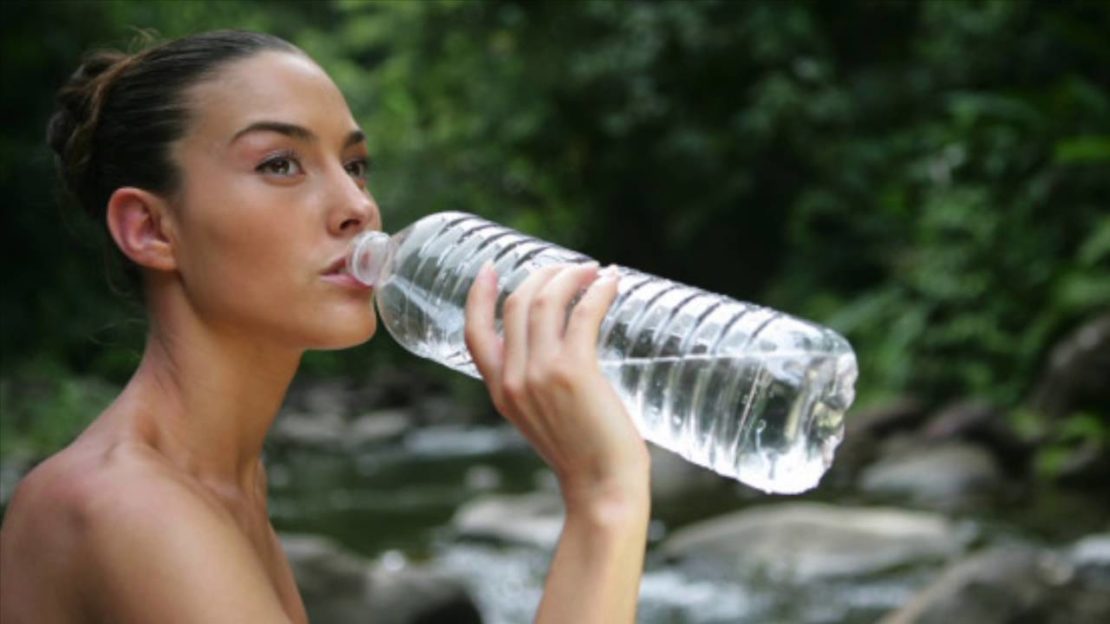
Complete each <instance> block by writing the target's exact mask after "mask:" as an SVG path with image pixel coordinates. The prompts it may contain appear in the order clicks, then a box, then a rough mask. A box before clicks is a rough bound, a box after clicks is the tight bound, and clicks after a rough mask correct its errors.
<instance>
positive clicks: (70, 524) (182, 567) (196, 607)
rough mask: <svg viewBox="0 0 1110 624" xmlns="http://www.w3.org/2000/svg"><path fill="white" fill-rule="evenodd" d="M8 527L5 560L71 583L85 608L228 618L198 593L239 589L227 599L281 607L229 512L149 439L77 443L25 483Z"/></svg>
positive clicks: (250, 608)
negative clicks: (241, 591) (149, 445)
mask: <svg viewBox="0 0 1110 624" xmlns="http://www.w3.org/2000/svg"><path fill="white" fill-rule="evenodd" d="M3 532H4V534H5V535H4V536H3V544H2V547H0V558H2V559H4V560H5V561H4V564H3V566H4V567H10V568H13V569H19V570H20V571H21V573H23V572H26V573H28V576H29V577H37V579H38V580H39V581H49V582H50V584H52V585H54V586H55V587H58V586H59V585H60V586H62V587H65V588H69V589H70V590H71V592H70V594H71V595H72V596H74V598H73V600H74V601H76V602H79V603H81V610H82V611H92V612H101V613H113V614H128V615H129V616H131V620H134V621H153V620H151V619H150V618H152V617H155V615H156V613H158V612H159V610H169V612H175V613H179V614H182V615H184V614H187V613H191V614H192V615H193V616H195V619H194V620H192V621H221V620H222V619H223V618H224V617H227V616H228V613H212V612H207V611H206V609H210V608H212V604H196V600H195V598H196V596H198V595H209V596H213V595H217V596H223V595H224V593H225V592H227V591H228V590H229V589H230V588H237V589H245V591H246V593H245V595H242V596H231V597H229V601H228V602H225V603H224V604H225V605H226V604H229V603H231V604H234V603H242V602H244V601H246V605H245V606H243V605H240V606H241V607H243V608H245V609H246V612H255V613H258V614H260V615H262V614H265V615H266V617H270V616H273V615H275V613H274V612H273V605H274V601H273V600H272V596H271V594H272V592H271V590H270V589H269V582H268V579H267V578H266V576H265V573H264V571H263V570H261V569H260V568H259V566H258V565H257V563H256V559H255V558H254V556H253V554H252V553H251V551H250V546H249V544H248V543H247V542H246V540H245V539H244V538H243V537H242V535H241V533H240V532H239V531H237V530H236V529H235V525H234V520H233V519H232V518H231V517H230V515H229V513H228V512H226V511H224V510H223V509H222V508H221V507H220V506H219V505H218V504H216V503H215V502H214V501H213V500H212V499H211V498H210V497H209V496H206V495H205V494H204V493H203V492H202V488H201V487H199V486H198V485H197V484H196V483H194V482H192V481H191V478H190V477H188V476H187V475H185V474H184V473H182V472H180V471H178V470H176V469H175V468H174V467H173V466H171V465H169V464H168V463H167V462H166V461H164V460H162V459H161V458H160V457H159V456H158V454H157V453H155V452H154V451H153V450H151V449H149V448H144V447H143V446H142V445H141V444H134V443H129V442H127V443H122V444H118V445H114V446H112V447H108V448H95V449H92V448H82V447H81V446H80V445H75V446H74V447H71V448H69V449H66V450H65V451H63V452H62V453H59V454H58V455H56V456H54V457H52V458H50V459H49V460H47V461H45V462H43V463H42V464H41V465H40V466H38V467H36V468H35V470H34V471H32V473H30V474H29V475H28V476H27V477H26V479H25V480H24V481H23V482H22V483H21V484H20V486H19V487H18V488H17V490H16V492H15V495H14V496H13V498H12V501H11V505H10V508H9V510H8V515H7V517H6V518H5V522H4V531H3ZM140 590H141V591H140ZM5 593H7V592H5ZM14 594H15V592H12V595H14ZM252 596H253V597H252ZM189 600H192V601H193V604H188V601H189ZM237 612H240V611H239V610H238V609H236V610H233V611H231V612H230V613H237ZM276 615H278V616H281V615H283V614H282V613H281V612H280V610H278V611H276ZM124 619H127V618H124ZM131 620H128V621H131ZM258 621H269V620H258ZM275 621H281V620H275Z"/></svg>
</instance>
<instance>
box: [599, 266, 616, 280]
mask: <svg viewBox="0 0 1110 624" xmlns="http://www.w3.org/2000/svg"><path fill="white" fill-rule="evenodd" d="M597 274H598V277H601V278H603V279H617V278H618V277H620V270H619V269H618V268H617V265H615V264H610V265H609V266H607V267H605V268H604V269H601V270H600V271H598V273H597Z"/></svg>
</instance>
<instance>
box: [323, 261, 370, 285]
mask: <svg viewBox="0 0 1110 624" xmlns="http://www.w3.org/2000/svg"><path fill="white" fill-rule="evenodd" d="M323 279H324V281H326V282H329V283H331V284H335V285H336V286H341V287H343V288H349V289H352V290H370V287H369V286H367V285H366V284H363V283H362V282H360V281H358V280H357V279H355V276H353V275H351V273H350V271H348V270H347V258H346V256H344V257H342V258H339V259H338V260H336V261H335V262H333V263H331V265H330V266H329V267H328V268H327V270H325V271H324V273H323Z"/></svg>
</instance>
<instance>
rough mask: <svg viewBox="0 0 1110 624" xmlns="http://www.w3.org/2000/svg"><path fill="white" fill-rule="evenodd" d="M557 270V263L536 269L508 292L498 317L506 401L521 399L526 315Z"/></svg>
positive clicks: (526, 327) (526, 363)
mask: <svg viewBox="0 0 1110 624" xmlns="http://www.w3.org/2000/svg"><path fill="white" fill-rule="evenodd" d="M558 271H559V267H558V266H545V267H541V268H539V269H537V270H536V271H535V272H534V273H532V274H531V275H529V276H528V278H527V279H525V280H524V282H523V283H521V285H520V286H518V287H517V289H516V290H514V291H513V294H511V295H509V298H508V299H506V300H505V308H504V310H503V312H502V316H501V321H502V325H503V326H504V328H505V353H504V358H505V359H504V362H505V368H504V374H503V375H502V378H501V383H502V385H503V390H504V391H505V392H506V394H507V395H508V396H509V399H510V401H521V400H523V399H524V395H525V390H526V389H525V387H524V382H525V371H526V370H527V367H528V358H529V357H530V356H529V353H528V316H529V314H530V313H531V307H532V298H533V297H534V296H535V294H536V292H537V291H539V290H540V289H541V288H543V285H544V284H546V283H547V282H548V281H549V280H550V279H551V278H552V277H554V276H555V274H556V273H557V272H558Z"/></svg>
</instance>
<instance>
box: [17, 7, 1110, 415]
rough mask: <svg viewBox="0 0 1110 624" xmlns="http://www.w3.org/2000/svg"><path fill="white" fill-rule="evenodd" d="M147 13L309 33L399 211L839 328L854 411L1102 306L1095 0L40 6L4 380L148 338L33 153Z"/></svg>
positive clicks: (1018, 391) (1108, 217)
mask: <svg viewBox="0 0 1110 624" xmlns="http://www.w3.org/2000/svg"><path fill="white" fill-rule="evenodd" d="M135 27H141V28H153V29H155V30H158V31H160V32H162V33H163V34H165V35H167V36H174V35H178V34H183V33H187V32H193V31H196V30H202V29H207V28H214V27H247V28H257V29H263V30H269V31H271V32H275V33H276V34H279V35H283V36H286V37H288V38H290V39H292V40H293V41H295V42H296V43H298V44H299V45H301V46H302V47H303V48H305V49H306V50H307V51H308V52H309V53H310V54H312V55H313V56H314V58H316V59H317V60H318V61H319V62H320V63H321V64H322V65H323V66H324V67H325V68H326V69H327V70H328V71H329V72H330V74H331V75H332V76H333V77H334V79H335V80H336V82H337V83H338V84H339V85H340V87H341V88H342V90H343V91H344V93H345V94H346V95H347V97H348V101H349V103H350V105H351V107H352V110H353V111H354V112H355V116H356V118H357V119H359V120H360V121H361V122H362V124H363V125H364V128H365V129H366V131H367V133H368V135H369V136H370V139H371V145H372V151H373V152H374V158H375V163H376V164H375V171H374V174H373V180H372V188H373V190H374V192H375V195H376V197H377V199H378V200H379V203H380V204H381V205H382V208H383V214H384V220H385V223H386V226H387V228H389V229H393V228H396V227H399V226H401V225H403V224H404V223H407V222H409V221H411V220H412V219H414V218H416V217H417V216H419V215H422V214H426V213H428V212H430V211H434V210H445V209H457V210H467V211H471V212H476V213H479V214H482V215H485V216H487V217H490V218H493V219H495V220H499V221H502V222H505V223H507V224H509V225H513V226H515V227H518V228H521V229H523V230H526V231H528V232H530V233H533V234H535V235H538V236H541V237H546V238H549V239H551V240H554V241H557V242H559V243H562V244H564V245H567V246H571V247H576V248H579V249H581V250H582V251H585V252H587V253H590V254H592V255H594V256H595V257H598V258H599V259H601V260H603V261H615V262H619V263H622V264H627V265H630V266H635V267H637V268H640V269H643V270H647V271H650V272H654V273H658V274H662V275H665V276H667V277H671V278H674V279H678V280H681V281H685V282H688V283H692V284H695V285H699V286H702V287H705V288H708V289H710V290H716V291H719V292H724V293H727V294H729V295H732V296H734V297H737V298H741V299H748V300H755V301H760V302H765V303H768V304H771V305H774V306H776V307H779V308H781V309H784V310H786V311H789V312H793V313H796V314H799V315H802V316H806V317H809V318H813V319H815V320H818V321H821V322H825V323H828V324H831V325H832V326H834V327H836V328H838V329H840V330H842V331H843V332H845V333H846V334H847V335H848V337H849V338H850V339H851V341H852V342H853V344H854V345H855V346H856V348H857V350H858V354H859V356H860V361H861V367H862V371H861V378H860V391H861V397H862V402H867V401H868V400H873V399H877V398H881V397H884V396H888V395H893V394H900V393H913V394H916V395H918V396H920V397H922V398H924V399H926V400H928V401H937V402H939V401H942V400H945V399H946V398H949V397H953V396H958V395H963V394H975V395H980V396H982V397H985V398H988V399H992V400H994V401H997V402H999V403H1002V404H1004V405H1016V404H1019V403H1020V402H1021V400H1022V399H1023V398H1024V397H1025V396H1026V395H1027V394H1028V391H1029V389H1030V387H1031V386H1032V384H1033V381H1034V377H1035V376H1036V375H1037V374H1038V372H1039V371H1040V369H1041V367H1042V366H1043V363H1044V360H1045V357H1046V353H1047V350H1048V348H1049V346H1050V344H1051V342H1052V341H1053V340H1054V339H1055V338H1057V337H1059V336H1060V335H1062V334H1064V333H1066V332H1067V331H1068V330H1069V328H1071V327H1074V326H1075V325H1076V324H1077V323H1079V322H1080V321H1081V320H1082V319H1084V318H1086V317H1089V316H1091V315H1093V314H1094V313H1095V312H1097V311H1098V310H1101V309H1105V308H1106V307H1107V306H1108V305H1110V274H1108V267H1110V210H1107V208H1108V206H1107V198H1110V176H1108V175H1106V172H1107V171H1108V170H1110V135H1108V134H1107V132H1108V128H1110V95H1108V91H1107V89H1106V85H1107V83H1108V80H1107V73H1106V68H1107V67H1110V43H1108V39H1107V37H1106V36H1105V35H1106V32H1110V5H1107V4H1106V3H1103V2H1094V1H1061V2H1051V3H1038V2H1031V1H1016V0H1015V1H1012V2H1011V1H1006V2H1002V1H984V2H920V3H909V2H875V1H868V0H857V1H847V2H837V3H825V2H780V1H776V0H755V1H751V2H732V1H725V0H704V1H700V2H652V3H648V2H617V1H596V2H573V3H572V2H514V1H491V2H461V1H458V2H449V1H427V2H362V1H356V0H336V1H333V2H311V3H300V2H277V3H274V2H267V3H256V2H248V1H245V0H239V1H231V0H227V1H220V2H199V1H195V2H125V1H122V0H120V1H114V2H95V3H93V2H60V3H59V2H54V3H46V2H42V3H31V2H24V3H17V4H16V5H15V6H14V9H9V10H7V11H6V14H5V23H4V33H3V35H4V36H3V43H2V46H3V48H2V50H0V52H2V53H0V58H3V63H4V75H5V78H6V82H7V83H8V84H19V85H22V88H21V89H19V90H14V92H11V93H6V94H5V99H4V104H3V107H4V108H3V112H4V118H5V119H9V120H17V121H18V123H15V124H11V125H10V127H9V131H7V133H6V134H5V136H4V138H3V141H2V142H0V185H2V187H3V190H4V194H5V197H6V199H7V200H8V205H9V209H8V210H6V211H5V213H4V221H5V223H4V227H3V228H2V233H0V236H3V245H2V248H3V251H2V253H3V254H4V262H5V280H4V289H3V291H2V295H0V312H2V323H3V330H2V332H0V348H2V353H3V356H4V361H3V374H4V379H5V383H9V384H10V383H11V382H10V381H9V377H10V375H11V374H12V373H11V371H14V370H15V369H16V368H17V367H18V366H19V365H20V364H21V363H22V362H24V361H26V360H27V359H29V358H31V357H32V356H33V355H34V356H38V357H44V358H48V359H53V360H54V361H56V362H59V363H60V366H62V367H63V368H64V369H66V370H70V371H75V372H77V373H79V374H96V375H100V376H107V377H109V378H111V379H113V380H115V381H122V380H123V378H124V377H125V376H126V374H127V372H128V371H129V370H130V368H131V367H132V366H133V364H134V361H135V355H136V353H137V352H138V349H139V348H140V346H141V339H142V322H141V320H129V319H141V312H138V311H136V310H135V308H134V307H131V308H127V307H124V306H122V305H121V304H120V303H119V301H118V299H117V298H115V297H114V296H113V295H111V293H110V292H109V291H108V289H106V288H104V287H102V286H101V284H102V283H103V278H102V277H101V274H102V273H103V271H102V269H101V268H100V265H101V264H102V263H101V262H100V261H99V259H98V253H97V252H96V251H95V250H96V245H95V244H92V243H90V242H89V241H93V240H94V239H95V238H96V236H95V234H94V233H93V231H94V230H95V228H92V227H89V226H88V225H87V224H81V223H79V222H78V221H79V220H73V221H75V222H78V223H77V224H76V225H74V226H73V227H75V228H78V229H77V232H78V236H77V237H76V238H74V237H71V236H68V235H66V233H65V232H64V231H62V230H63V228H59V227H58V226H57V225H56V224H57V223H58V222H59V221H60V220H61V219H60V218H59V217H57V216H56V215H57V214H58V213H57V212H55V211H56V210H57V209H56V206H57V205H58V202H57V201H56V197H55V193H54V189H55V186H56V185H55V184H54V182H53V180H54V178H53V174H52V172H51V167H50V158H49V156H48V154H47V153H46V150H45V148H44V147H43V146H42V145H41V136H42V128H43V126H44V124H45V120H46V116H47V115H48V113H49V110H50V104H51V102H50V100H51V94H52V92H53V90H54V89H55V88H56V86H57V85H58V84H59V83H60V82H61V81H62V79H63V78H64V77H65V75H66V74H67V73H68V72H69V71H71V70H72V68H73V67H74V65H75V64H76V61H77V59H78V57H79V55H80V52H81V51H82V50H84V49H87V48H89V47H90V46H93V45H103V44H109V45H113V44H114V45H126V44H127V42H128V40H129V39H131V38H132V37H133V32H134V31H133V28H135ZM65 221H71V220H70V219H68V218H67V219H65ZM374 342H375V343H380V342H386V343H388V342H389V341H388V340H385V339H383V338H379V339H376V340H375V341H374ZM408 357H409V356H407V355H405V354H403V353H401V352H400V351H399V350H398V349H395V348H393V347H385V346H383V345H379V344H375V346H374V347H373V348H372V349H357V350H353V351H348V352H345V353H342V354H313V355H312V356H311V357H310V358H308V360H307V362H306V365H307V368H308V370H309V372H313V373H316V374H335V373H340V372H346V373H352V372H353V373H356V374H363V371H365V370H367V369H368V368H371V367H370V366H368V364H367V362H375V361H376V362H380V361H385V360H388V361H392V362H394V363H398V362H404V361H407V360H406V359H405V358H408ZM1103 416H1104V415H1103Z"/></svg>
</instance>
